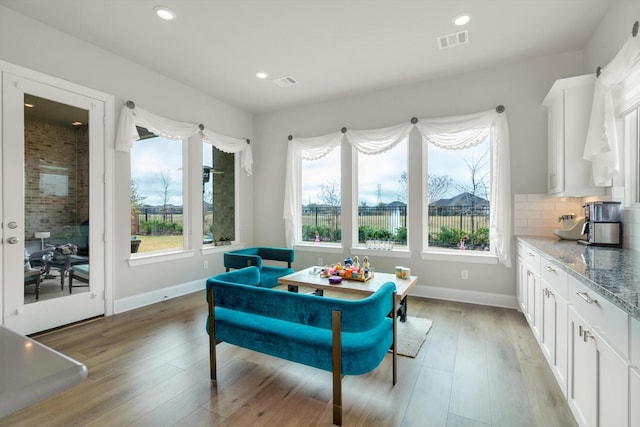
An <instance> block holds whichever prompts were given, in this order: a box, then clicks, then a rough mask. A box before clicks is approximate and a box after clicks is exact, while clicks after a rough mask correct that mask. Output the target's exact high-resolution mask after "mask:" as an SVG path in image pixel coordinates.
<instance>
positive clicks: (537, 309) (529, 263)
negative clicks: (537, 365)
mask: <svg viewBox="0 0 640 427" xmlns="http://www.w3.org/2000/svg"><path fill="white" fill-rule="evenodd" d="M523 258H524V262H525V267H526V281H525V283H526V289H525V291H526V294H527V296H526V303H527V305H526V310H525V312H524V315H525V317H526V318H527V321H528V322H529V326H531V329H532V330H533V335H534V336H535V337H536V340H538V342H539V341H540V328H541V323H542V289H541V287H540V255H539V254H538V253H537V252H536V251H534V250H532V249H529V248H524V254H523Z"/></svg>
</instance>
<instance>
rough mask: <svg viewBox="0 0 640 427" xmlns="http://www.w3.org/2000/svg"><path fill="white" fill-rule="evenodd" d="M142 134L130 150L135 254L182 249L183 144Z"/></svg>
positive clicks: (132, 229)
mask: <svg viewBox="0 0 640 427" xmlns="http://www.w3.org/2000/svg"><path fill="white" fill-rule="evenodd" d="M139 133H140V134H141V135H143V136H142V138H141V139H140V140H138V141H136V142H135V143H134V144H133V147H132V149H131V240H132V245H131V248H132V252H155V251H166V250H171V249H182V248H184V234H183V219H184V218H185V216H184V210H183V193H184V189H183V182H184V180H183V172H184V162H183V159H184V158H185V156H184V153H183V150H184V149H185V147H184V144H183V142H182V140H174V139H167V138H164V137H159V136H156V135H153V134H150V133H149V132H147V131H146V130H144V129H141V128H140V131H139ZM134 242H137V243H136V245H134Z"/></svg>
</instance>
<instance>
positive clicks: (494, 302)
mask: <svg viewBox="0 0 640 427" xmlns="http://www.w3.org/2000/svg"><path fill="white" fill-rule="evenodd" d="M409 295H411V296H415V297H422V298H433V299H439V300H445V301H456V302H464V303H469V304H480V305H488V306H492V307H501V308H513V309H517V308H518V303H517V300H516V296H515V295H505V294H494V293H491V292H478V291H467V290H464V289H452V288H441V287H438V286H425V285H419V284H418V285H416V286H414V287H413V288H411V291H410V292H409ZM409 310H410V309H409Z"/></svg>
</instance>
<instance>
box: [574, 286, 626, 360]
mask: <svg viewBox="0 0 640 427" xmlns="http://www.w3.org/2000/svg"><path fill="white" fill-rule="evenodd" d="M568 282H569V302H570V303H571V304H573V305H574V307H575V309H576V311H577V312H578V313H579V314H580V316H582V317H583V318H584V320H585V321H586V322H587V323H588V324H589V325H590V326H591V327H592V328H593V329H594V330H595V331H596V332H597V333H598V334H599V335H600V336H601V337H602V338H603V339H605V340H606V341H607V342H608V343H609V345H611V346H612V347H613V348H614V349H615V350H616V351H617V352H618V353H619V354H620V355H621V356H622V357H624V358H625V359H628V358H629V316H628V315H627V313H625V312H624V311H622V310H621V309H619V308H618V307H616V306H615V305H613V304H612V303H610V302H609V301H607V300H605V298H604V297H603V296H602V295H600V294H598V293H597V292H595V291H594V290H592V289H591V288H589V287H588V286H586V285H584V284H583V283H581V282H580V281H579V280H578V279H576V278H575V277H573V276H568ZM587 300H589V301H591V302H588V301H587Z"/></svg>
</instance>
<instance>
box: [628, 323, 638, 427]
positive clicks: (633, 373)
mask: <svg viewBox="0 0 640 427" xmlns="http://www.w3.org/2000/svg"><path fill="white" fill-rule="evenodd" d="M630 323H631V325H630V326H631V333H630V334H629V336H630V339H631V343H630V345H629V347H630V351H631V357H630V359H631V368H630V369H629V402H630V403H631V404H630V405H629V426H630V427H636V426H640V403H639V402H640V321H638V320H636V319H631V322H630Z"/></svg>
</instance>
